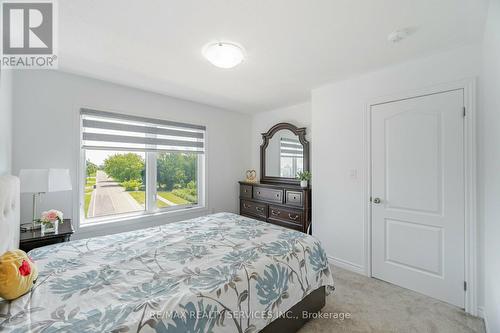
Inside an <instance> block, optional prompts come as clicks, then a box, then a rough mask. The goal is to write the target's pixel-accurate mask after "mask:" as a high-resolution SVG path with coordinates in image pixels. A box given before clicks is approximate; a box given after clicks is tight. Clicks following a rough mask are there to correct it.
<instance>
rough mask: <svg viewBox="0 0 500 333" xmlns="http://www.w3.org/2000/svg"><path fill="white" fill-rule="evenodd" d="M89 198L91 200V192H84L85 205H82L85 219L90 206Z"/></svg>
mask: <svg viewBox="0 0 500 333" xmlns="http://www.w3.org/2000/svg"><path fill="white" fill-rule="evenodd" d="M91 198H92V191H90V192H87V191H85V204H84V209H85V211H84V212H85V217H87V215H88V212H89V206H90V199H91Z"/></svg>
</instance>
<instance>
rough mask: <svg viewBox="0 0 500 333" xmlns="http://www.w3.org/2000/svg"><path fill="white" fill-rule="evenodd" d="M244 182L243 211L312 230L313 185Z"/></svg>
mask: <svg viewBox="0 0 500 333" xmlns="http://www.w3.org/2000/svg"><path fill="white" fill-rule="evenodd" d="M239 183H240V215H244V216H248V217H251V218H254V219H257V220H261V221H267V222H269V223H272V224H276V225H280V226H283V227H287V228H290V229H294V230H298V231H302V232H305V233H307V232H309V233H311V228H310V225H311V189H310V188H302V187H300V186H296V185H282V184H263V183H248V182H239Z"/></svg>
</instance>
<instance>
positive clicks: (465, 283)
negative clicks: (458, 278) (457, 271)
mask: <svg viewBox="0 0 500 333" xmlns="http://www.w3.org/2000/svg"><path fill="white" fill-rule="evenodd" d="M464 291H467V281H464Z"/></svg>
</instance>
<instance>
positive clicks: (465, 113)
mask: <svg viewBox="0 0 500 333" xmlns="http://www.w3.org/2000/svg"><path fill="white" fill-rule="evenodd" d="M466 115H467V112H466V111H465V106H464V117H465V116H466Z"/></svg>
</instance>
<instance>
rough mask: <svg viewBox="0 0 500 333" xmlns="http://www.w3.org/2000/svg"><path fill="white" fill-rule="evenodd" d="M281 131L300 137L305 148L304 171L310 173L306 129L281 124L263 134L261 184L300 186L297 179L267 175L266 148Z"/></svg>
mask: <svg viewBox="0 0 500 333" xmlns="http://www.w3.org/2000/svg"><path fill="white" fill-rule="evenodd" d="M280 130H289V131H291V132H292V133H293V134H295V135H297V136H298V137H299V141H300V143H301V144H302V146H303V147H304V149H303V153H304V157H303V159H304V165H303V170H304V171H309V141H307V139H306V128H305V127H301V128H298V127H297V126H294V125H292V124H290V123H279V124H276V125H274V126H273V127H271V128H270V129H269V131H267V133H262V144H261V146H260V182H261V183H279V184H290V185H299V184H300V180H298V179H296V178H284V177H273V176H267V175H266V148H267V146H268V145H269V140H271V138H272V137H273V136H274V134H276V132H278V131H280Z"/></svg>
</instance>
